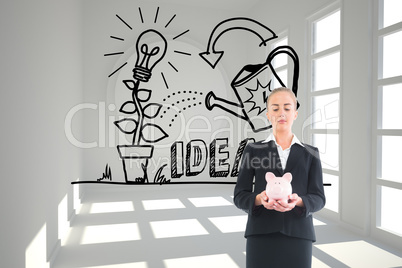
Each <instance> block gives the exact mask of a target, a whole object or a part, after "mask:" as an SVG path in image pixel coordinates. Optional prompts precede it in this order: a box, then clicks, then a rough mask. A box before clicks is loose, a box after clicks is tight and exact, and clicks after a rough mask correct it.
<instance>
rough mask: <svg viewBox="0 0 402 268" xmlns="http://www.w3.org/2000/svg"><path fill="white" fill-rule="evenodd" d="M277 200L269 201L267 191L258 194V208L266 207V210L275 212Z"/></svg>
mask: <svg viewBox="0 0 402 268" xmlns="http://www.w3.org/2000/svg"><path fill="white" fill-rule="evenodd" d="M274 203H275V200H273V199H269V197H268V195H267V193H266V192H265V191H263V192H261V193H260V194H258V195H257V196H256V198H255V205H256V206H264V207H265V208H266V209H269V210H273V209H275V208H274Z"/></svg>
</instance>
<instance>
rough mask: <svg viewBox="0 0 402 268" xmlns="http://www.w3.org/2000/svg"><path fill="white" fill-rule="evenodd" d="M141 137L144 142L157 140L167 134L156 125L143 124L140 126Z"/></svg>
mask: <svg viewBox="0 0 402 268" xmlns="http://www.w3.org/2000/svg"><path fill="white" fill-rule="evenodd" d="M141 133H142V139H143V140H144V141H146V142H158V141H160V140H163V139H164V138H166V137H168V136H169V135H168V134H167V133H166V132H165V131H164V130H163V129H162V128H161V127H160V126H158V125H155V124H145V125H144V126H143V127H142V131H141Z"/></svg>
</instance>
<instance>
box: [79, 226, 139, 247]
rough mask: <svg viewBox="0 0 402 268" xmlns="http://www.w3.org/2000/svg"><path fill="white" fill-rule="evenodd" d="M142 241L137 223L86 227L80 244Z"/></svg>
mask: <svg viewBox="0 0 402 268" xmlns="http://www.w3.org/2000/svg"><path fill="white" fill-rule="evenodd" d="M134 240H141V235H140V231H139V228H138V224H137V223H122V224H107V225H94V226H86V227H85V228H84V231H83V235H82V238H81V243H80V244H99V243H113V242H123V241H134Z"/></svg>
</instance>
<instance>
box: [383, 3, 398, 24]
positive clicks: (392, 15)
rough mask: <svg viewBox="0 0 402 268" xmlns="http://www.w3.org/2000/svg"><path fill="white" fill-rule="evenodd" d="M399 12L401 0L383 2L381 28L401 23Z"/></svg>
mask: <svg viewBox="0 0 402 268" xmlns="http://www.w3.org/2000/svg"><path fill="white" fill-rule="evenodd" d="M401 10H402V1H401V0H384V14H383V18H384V21H383V26H384V27H388V26H390V25H392V24H395V23H397V22H400V21H402V16H401Z"/></svg>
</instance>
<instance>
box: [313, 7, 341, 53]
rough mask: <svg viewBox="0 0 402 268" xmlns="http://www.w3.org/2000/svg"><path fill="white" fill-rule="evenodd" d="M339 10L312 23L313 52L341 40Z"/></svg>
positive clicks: (336, 43) (337, 43)
mask: <svg viewBox="0 0 402 268" xmlns="http://www.w3.org/2000/svg"><path fill="white" fill-rule="evenodd" d="M340 15H341V12H340V11H337V12H335V13H334V14H332V15H330V16H328V17H326V18H324V19H322V20H319V21H317V22H316V23H314V25H313V27H314V28H313V38H314V40H313V53H317V52H320V51H323V50H325V49H328V48H331V47H334V46H337V45H339V44H340V40H341V34H340V32H341V23H340V21H341V20H340V18H341V16H340Z"/></svg>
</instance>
